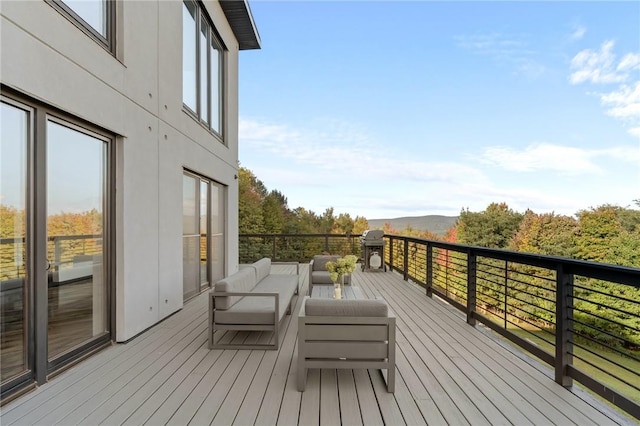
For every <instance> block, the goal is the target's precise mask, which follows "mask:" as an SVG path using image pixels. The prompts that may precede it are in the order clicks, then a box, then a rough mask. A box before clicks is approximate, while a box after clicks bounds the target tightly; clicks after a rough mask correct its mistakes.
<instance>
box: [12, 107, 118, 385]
mask: <svg viewBox="0 0 640 426" xmlns="http://www.w3.org/2000/svg"><path fill="white" fill-rule="evenodd" d="M1 108H2V109H1V114H2V116H1V119H2V121H1V123H2V124H1V127H0V128H1V137H2V139H1V149H2V151H1V157H0V158H1V166H2V168H1V170H0V172H1V173H0V177H1V181H0V186H1V188H0V189H1V190H2V198H1V199H0V209H1V212H2V220H1V222H0V260H1V269H0V284H1V287H0V324H1V329H0V331H1V334H0V339H1V341H0V343H1V346H0V361H1V376H2V377H1V379H2V395H3V396H4V395H7V394H8V393H10V392H13V391H14V390H16V389H18V388H20V387H21V386H23V385H26V384H29V383H32V382H34V381H36V382H38V383H43V382H44V381H45V380H46V378H47V376H48V374H50V373H52V372H53V371H55V370H57V369H58V368H60V367H62V366H64V365H66V364H68V363H69V362H72V361H73V360H75V359H78V358H79V357H81V356H84V355H85V354H87V353H88V352H89V351H91V350H93V349H95V348H97V347H99V346H101V345H104V344H106V343H108V342H109V341H110V340H111V326H110V320H111V316H110V309H111V305H110V299H111V297H110V291H111V288H112V286H110V284H109V283H110V279H109V277H110V273H109V268H108V260H109V256H108V251H109V247H110V246H111V241H110V239H109V237H108V235H109V234H108V230H109V227H108V214H107V213H108V211H109V205H110V202H109V200H110V197H109V172H108V171H109V158H110V150H111V149H112V148H111V145H112V142H111V141H112V139H111V138H109V137H108V136H105V135H104V134H102V133H99V132H97V131H95V130H93V129H91V128H90V127H91V126H89V125H84V124H82V123H79V122H76V121H75V120H72V119H69V120H67V118H66V117H65V118H62V117H61V116H60V114H58V113H57V112H56V113H53V111H50V110H49V109H48V108H47V107H46V106H43V105H40V104H31V103H30V102H24V103H23V102H21V101H20V100H17V99H14V98H9V97H4V96H3V97H2V103H1Z"/></svg>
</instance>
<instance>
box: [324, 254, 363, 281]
mask: <svg viewBox="0 0 640 426" xmlns="http://www.w3.org/2000/svg"><path fill="white" fill-rule="evenodd" d="M357 261H358V258H357V257H356V256H354V255H352V254H348V255H346V256H344V257H341V258H339V259H338V260H336V261H335V262H327V271H329V276H330V277H331V281H333V282H334V283H335V282H337V281H338V278H339V277H340V276H344V275H345V274H350V273H352V272H353V271H355V270H356V262H357Z"/></svg>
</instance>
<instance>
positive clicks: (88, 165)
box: [47, 119, 109, 360]
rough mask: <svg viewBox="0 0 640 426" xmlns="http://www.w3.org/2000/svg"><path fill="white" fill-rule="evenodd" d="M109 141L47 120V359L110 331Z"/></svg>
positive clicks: (74, 127)
mask: <svg viewBox="0 0 640 426" xmlns="http://www.w3.org/2000/svg"><path fill="white" fill-rule="evenodd" d="M107 148H108V141H107V140H105V139H103V138H101V137H99V136H98V135H95V134H91V133H87V132H86V131H84V129H81V128H77V127H76V126H73V125H70V124H68V123H64V122H61V121H59V120H53V119H49V120H48V121H47V260H48V263H49V274H48V310H47V311H48V335H47V340H48V357H49V359H50V360H54V359H55V358H56V357H58V356H60V355H62V354H64V353H66V352H68V351H70V350H72V349H74V348H77V347H79V346H80V345H83V344H85V343H87V342H88V341H90V340H92V339H93V338H95V337H99V336H102V335H104V334H105V333H108V331H109V328H108V324H107V288H106V282H105V279H104V276H105V274H104V261H103V259H104V257H105V256H104V255H105V253H104V249H105V245H104V241H105V234H104V232H105V226H104V216H105V215H104V213H105V207H106V206H105V204H106V194H105V188H106V184H107V182H106V166H107Z"/></svg>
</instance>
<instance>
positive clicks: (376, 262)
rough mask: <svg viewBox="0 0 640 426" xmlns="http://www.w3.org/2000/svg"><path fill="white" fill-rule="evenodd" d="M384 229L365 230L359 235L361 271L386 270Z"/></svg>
mask: <svg viewBox="0 0 640 426" xmlns="http://www.w3.org/2000/svg"><path fill="white" fill-rule="evenodd" d="M383 237H384V231H380V230H377V229H374V230H367V231H364V232H363V233H362V236H361V237H360V244H361V245H362V270H363V271H384V272H386V271H387V265H385V264H384V246H385V245H386V244H387V242H386V241H384V239H383Z"/></svg>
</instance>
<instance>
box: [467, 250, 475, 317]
mask: <svg viewBox="0 0 640 426" xmlns="http://www.w3.org/2000/svg"><path fill="white" fill-rule="evenodd" d="M476 269H477V263H476V254H475V252H474V251H472V250H469V252H468V253H467V324H469V325H473V326H475V325H476V319H475V317H474V314H475V312H476Z"/></svg>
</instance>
